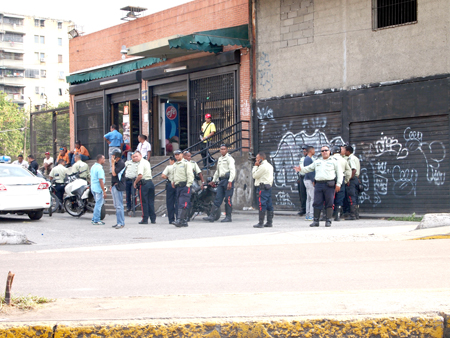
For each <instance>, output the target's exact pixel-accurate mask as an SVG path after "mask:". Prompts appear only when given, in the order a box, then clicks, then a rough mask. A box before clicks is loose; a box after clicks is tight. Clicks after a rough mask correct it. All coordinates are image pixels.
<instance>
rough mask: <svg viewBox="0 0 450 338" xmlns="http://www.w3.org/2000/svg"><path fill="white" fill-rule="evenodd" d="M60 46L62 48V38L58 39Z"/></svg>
mask: <svg viewBox="0 0 450 338" xmlns="http://www.w3.org/2000/svg"><path fill="white" fill-rule="evenodd" d="M58 46H62V38H58Z"/></svg>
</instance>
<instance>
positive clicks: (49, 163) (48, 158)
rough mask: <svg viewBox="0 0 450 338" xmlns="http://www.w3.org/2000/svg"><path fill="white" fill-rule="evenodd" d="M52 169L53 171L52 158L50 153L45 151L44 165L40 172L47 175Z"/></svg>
mask: <svg viewBox="0 0 450 338" xmlns="http://www.w3.org/2000/svg"><path fill="white" fill-rule="evenodd" d="M52 169H53V157H51V156H50V153H49V152H48V151H47V152H46V153H45V158H44V163H43V165H42V167H41V169H40V170H41V173H42V174H44V175H49V174H50V171H52Z"/></svg>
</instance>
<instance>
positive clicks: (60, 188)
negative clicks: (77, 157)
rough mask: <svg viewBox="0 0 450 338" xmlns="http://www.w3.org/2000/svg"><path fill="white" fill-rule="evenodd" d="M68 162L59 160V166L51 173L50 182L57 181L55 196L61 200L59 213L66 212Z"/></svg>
mask: <svg viewBox="0 0 450 338" xmlns="http://www.w3.org/2000/svg"><path fill="white" fill-rule="evenodd" d="M65 166H66V162H65V161H64V160H62V159H59V160H58V165H57V166H56V167H54V168H53V169H52V171H50V174H49V178H50V181H52V180H53V179H55V195H56V197H58V199H59V202H60V204H59V212H64V208H63V199H64V187H65V183H64V181H65V179H66V176H67V168H66V167H65Z"/></svg>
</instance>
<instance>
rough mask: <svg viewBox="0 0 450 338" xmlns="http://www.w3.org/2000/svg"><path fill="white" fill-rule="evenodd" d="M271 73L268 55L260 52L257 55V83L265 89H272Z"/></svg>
mask: <svg viewBox="0 0 450 338" xmlns="http://www.w3.org/2000/svg"><path fill="white" fill-rule="evenodd" d="M272 82H273V74H272V64H271V63H270V60H269V55H268V54H267V53H265V52H262V53H261V54H260V55H259V65H258V83H259V85H261V86H262V87H263V88H264V89H265V90H267V91H269V92H270V91H271V90H272V86H273V85H272Z"/></svg>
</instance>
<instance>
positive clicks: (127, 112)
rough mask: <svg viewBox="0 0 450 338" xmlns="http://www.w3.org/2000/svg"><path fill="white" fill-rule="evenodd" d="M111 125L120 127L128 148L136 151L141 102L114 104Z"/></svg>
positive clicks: (131, 101)
mask: <svg viewBox="0 0 450 338" xmlns="http://www.w3.org/2000/svg"><path fill="white" fill-rule="evenodd" d="M111 124H115V125H116V126H117V127H118V129H119V132H120V133H121V134H122V135H123V141H124V143H125V145H126V146H127V148H128V146H129V149H130V150H131V151H134V150H135V149H136V147H137V145H138V143H139V141H138V136H139V100H130V101H125V102H120V103H112V104H111Z"/></svg>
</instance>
